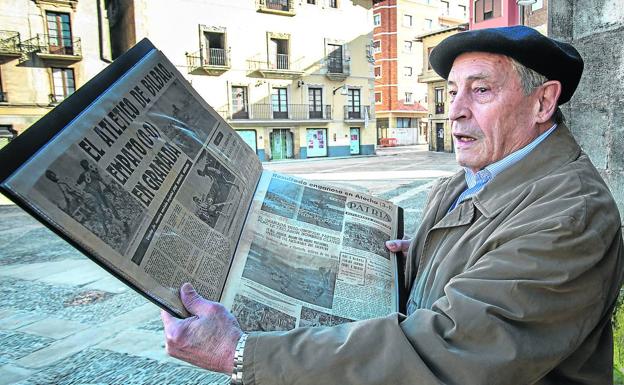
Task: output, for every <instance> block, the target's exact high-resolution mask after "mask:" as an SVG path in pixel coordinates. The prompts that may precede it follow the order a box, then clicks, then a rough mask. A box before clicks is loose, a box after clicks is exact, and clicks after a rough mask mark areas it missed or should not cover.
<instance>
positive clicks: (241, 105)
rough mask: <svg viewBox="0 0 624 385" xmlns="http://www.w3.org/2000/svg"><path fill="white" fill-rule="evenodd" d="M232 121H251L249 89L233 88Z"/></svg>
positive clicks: (242, 87)
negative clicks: (248, 100)
mask: <svg viewBox="0 0 624 385" xmlns="http://www.w3.org/2000/svg"><path fill="white" fill-rule="evenodd" d="M232 119H249V109H248V106H247V87H244V86H232Z"/></svg>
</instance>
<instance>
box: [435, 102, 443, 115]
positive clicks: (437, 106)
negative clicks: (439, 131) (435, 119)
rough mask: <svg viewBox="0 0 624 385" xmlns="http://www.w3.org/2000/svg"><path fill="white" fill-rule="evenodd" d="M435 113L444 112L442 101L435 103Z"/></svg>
mask: <svg viewBox="0 0 624 385" xmlns="http://www.w3.org/2000/svg"><path fill="white" fill-rule="evenodd" d="M435 113H436V115H440V114H444V103H436V104H435Z"/></svg>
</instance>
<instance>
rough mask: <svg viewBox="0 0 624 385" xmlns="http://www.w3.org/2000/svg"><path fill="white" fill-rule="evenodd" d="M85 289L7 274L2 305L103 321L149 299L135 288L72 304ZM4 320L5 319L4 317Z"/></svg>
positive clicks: (89, 321)
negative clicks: (93, 300) (83, 303)
mask: <svg viewBox="0 0 624 385" xmlns="http://www.w3.org/2000/svg"><path fill="white" fill-rule="evenodd" d="M83 291H84V289H82V288H77V287H67V286H53V285H47V284H44V283H41V282H34V281H26V280H19V279H13V278H3V283H2V284H1V285H0V308H5V307H6V308H12V309H15V310H21V311H25V312H31V313H36V314H43V315H47V316H53V317H54V318H60V319H68V320H74V321H77V322H83V323H87V324H99V323H102V322H105V321H106V320H109V319H111V318H113V317H115V316H118V315H120V314H123V313H126V312H128V311H130V310H132V309H135V308H136V307H138V306H142V305H144V304H146V303H147V300H146V299H144V298H143V297H141V296H140V295H139V294H137V293H135V292H134V291H128V292H124V293H121V294H114V293H110V295H109V296H108V297H106V298H105V299H104V300H102V301H99V302H95V303H90V304H86V305H82V306H68V305H67V304H68V303H71V300H72V299H73V298H75V297H76V296H78V295H80V294H81V293H82V292H83ZM154 307H155V306H154ZM0 322H1V321H0Z"/></svg>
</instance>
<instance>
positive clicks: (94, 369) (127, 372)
mask: <svg viewBox="0 0 624 385" xmlns="http://www.w3.org/2000/svg"><path fill="white" fill-rule="evenodd" d="M229 381H230V379H229V377H227V376H225V375H222V374H218V373H213V372H209V371H207V370H203V369H200V368H195V367H190V366H187V365H177V364H174V363H169V362H166V363H162V362H158V361H156V360H152V359H149V358H143V357H136V356H132V355H128V354H123V353H116V352H111V351H107V350H102V349H87V350H84V351H81V352H78V353H76V354H74V355H72V356H69V357H67V358H65V359H63V360H61V361H59V362H57V363H56V364H54V365H53V366H50V367H48V368H45V369H43V370H41V371H39V372H37V373H35V374H34V375H32V376H30V377H28V378H27V379H24V380H22V381H20V382H17V383H16V385H47V384H50V385H52V384H54V385H69V384H124V385H140V384H170V385H177V384H205V385H222V384H223V385H225V384H229Z"/></svg>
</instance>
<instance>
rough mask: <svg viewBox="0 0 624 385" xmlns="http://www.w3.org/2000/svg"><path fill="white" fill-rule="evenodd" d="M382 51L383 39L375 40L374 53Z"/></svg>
mask: <svg viewBox="0 0 624 385" xmlns="http://www.w3.org/2000/svg"><path fill="white" fill-rule="evenodd" d="M379 52H381V40H375V41H373V53H379Z"/></svg>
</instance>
